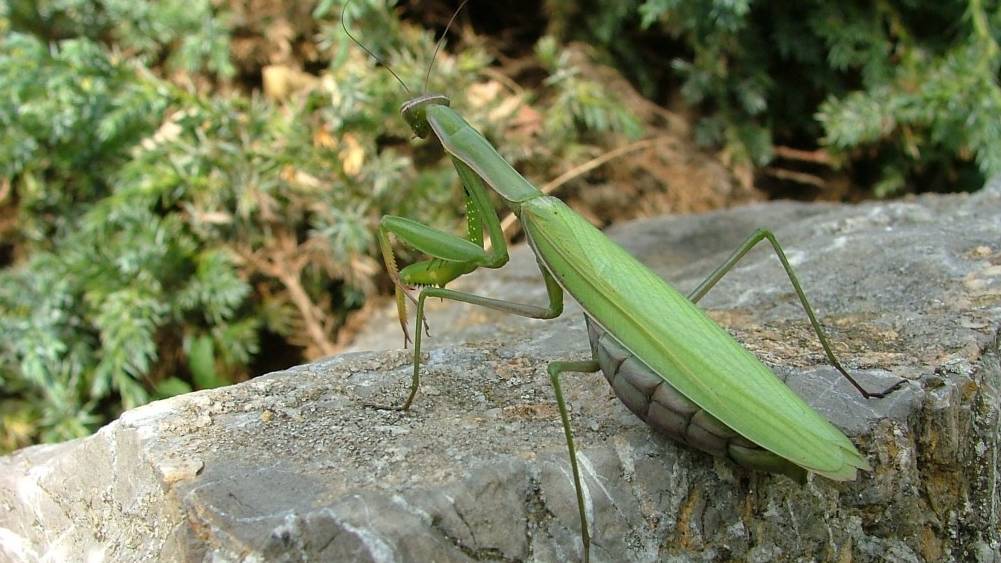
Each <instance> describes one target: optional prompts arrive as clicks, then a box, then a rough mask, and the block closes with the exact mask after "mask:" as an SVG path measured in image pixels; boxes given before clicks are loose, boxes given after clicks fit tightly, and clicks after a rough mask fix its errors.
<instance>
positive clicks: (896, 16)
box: [550, 0, 1001, 195]
mask: <svg viewBox="0 0 1001 563" xmlns="http://www.w3.org/2000/svg"><path fill="white" fill-rule="evenodd" d="M550 4H551V6H552V9H553V11H554V12H555V13H556V16H555V17H556V22H557V23H556V28H557V29H558V30H561V31H562V33H561V37H562V38H564V39H566V38H578V39H586V40H588V41H592V42H594V41H596V42H598V43H600V44H603V45H605V48H606V50H607V51H608V52H609V53H610V54H611V55H612V56H613V57H615V58H616V59H619V60H620V61H624V62H625V63H626V64H625V68H627V69H628V70H627V72H631V73H632V77H633V78H634V80H636V81H637V82H638V83H639V84H641V85H642V86H644V87H645V91H646V92H647V93H648V94H649V95H652V96H655V97H657V96H663V95H666V94H667V92H662V91H661V92H658V91H657V88H658V87H659V86H660V85H661V84H664V82H662V81H657V80H656V78H657V73H658V71H659V69H660V68H662V67H663V63H664V61H663V60H661V59H659V58H651V57H648V56H646V55H645V52H644V51H642V50H641V45H642V44H641V43H638V42H633V41H630V40H629V39H630V34H631V33H633V34H634V32H633V31H632V30H634V29H635V28H636V27H637V26H642V27H643V28H645V29H646V30H647V31H646V33H648V34H660V36H662V37H663V38H664V40H668V41H674V42H676V43H675V44H676V47H675V49H674V52H675V56H674V59H673V61H671V67H672V69H673V70H674V72H675V76H676V77H678V78H680V80H681V84H680V91H681V94H682V95H683V97H684V99H685V100H686V101H687V102H688V103H689V104H690V105H692V106H696V107H699V108H701V109H702V110H703V113H704V117H703V120H702V122H701V123H699V124H698V126H697V129H696V138H697V139H698V140H699V141H700V142H702V143H704V144H707V145H715V146H722V147H725V148H726V149H727V152H728V153H729V154H730V155H732V156H734V157H736V158H737V159H738V161H740V160H743V161H745V162H749V163H751V164H754V165H757V166H761V165H764V164H766V163H768V162H769V161H770V159H771V158H772V147H773V143H774V144H787V145H792V146H799V147H805V148H813V147H815V146H817V145H818V144H822V145H823V146H825V147H826V148H827V150H828V151H829V152H830V153H831V154H832V155H833V156H834V160H835V161H836V162H840V163H843V164H846V165H855V166H856V167H858V168H859V169H860V170H861V169H872V168H875V169H876V170H878V171H879V172H878V174H876V175H875V176H874V177H870V178H869V181H871V182H873V186H874V190H875V191H876V193H877V194H879V195H889V194H890V193H893V192H895V191H900V190H913V189H917V188H918V187H919V186H920V188H921V189H944V188H945V186H944V185H927V184H928V183H934V182H938V181H941V182H942V183H943V184H945V183H948V185H950V186H957V185H958V186H959V187H966V188H976V187H979V186H980V185H981V184H982V182H983V178H984V176H987V175H993V174H998V173H1001V156H999V155H1001V128H999V125H998V123H999V122H998V120H997V118H996V116H997V115H998V113H997V112H998V108H999V104H1001V88H999V85H998V73H999V69H1001V56H999V50H998V41H999V38H1001V3H998V2H996V1H989V0H988V1H984V0H968V1H962V2H957V1H952V2H938V3H932V2H911V1H908V2H847V3H846V2H834V3H832V2H819V1H812V2H806V3H799V4H795V5H790V4H787V3H778V2H751V1H750V0H705V1H688V2H683V1H681V0H642V1H641V0H633V1H632V2H618V3H616V4H618V7H615V8H609V5H608V4H609V3H608V1H607V0H592V1H590V2H587V3H584V4H581V3H567V2H563V1H562V0H550ZM625 4H628V5H629V6H630V7H629V8H623V7H622V6H623V5H625ZM655 36H656V35H655ZM647 39H648V40H649V39H650V37H649V36H648V37H647ZM662 41H663V40H662ZM661 53H662V50H659V51H658V52H657V55H660V54H661ZM668 84H670V83H668ZM671 86H672V87H673V85H671ZM861 179H863V180H865V179H866V177H862V178H861Z"/></svg>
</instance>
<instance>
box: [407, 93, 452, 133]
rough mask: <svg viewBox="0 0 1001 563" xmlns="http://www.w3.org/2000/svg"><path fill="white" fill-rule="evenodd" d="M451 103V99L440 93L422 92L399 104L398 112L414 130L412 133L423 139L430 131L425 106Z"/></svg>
mask: <svg viewBox="0 0 1001 563" xmlns="http://www.w3.org/2000/svg"><path fill="white" fill-rule="evenodd" d="M451 103H452V102H451V100H449V99H448V97H447V96H444V95H442V94H423V95H420V96H418V97H416V98H413V99H410V100H407V101H406V102H404V103H403V105H402V106H400V113H401V114H403V120H404V121H406V122H407V125H409V126H410V128H411V129H413V130H414V134H415V135H417V136H418V137H420V138H421V139H424V138H427V136H428V135H429V134H430V133H431V126H430V125H429V124H428V119H427V107H428V106H429V105H436V106H447V105H451Z"/></svg>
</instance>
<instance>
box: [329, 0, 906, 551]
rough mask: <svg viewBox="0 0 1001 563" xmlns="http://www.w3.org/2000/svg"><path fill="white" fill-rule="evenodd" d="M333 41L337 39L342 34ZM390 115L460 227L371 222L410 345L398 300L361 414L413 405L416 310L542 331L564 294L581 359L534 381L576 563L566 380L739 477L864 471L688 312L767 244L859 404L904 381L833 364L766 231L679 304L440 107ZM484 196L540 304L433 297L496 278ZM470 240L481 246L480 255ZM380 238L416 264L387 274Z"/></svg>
mask: <svg viewBox="0 0 1001 563" xmlns="http://www.w3.org/2000/svg"><path fill="white" fill-rule="evenodd" d="M463 4H465V2H464V3H463ZM460 9H461V6H460ZM454 17H455V16H454V15H453V19H454ZM449 23H451V22H449ZM342 25H343V19H342ZM344 31H345V32H346V33H348V35H349V36H350V32H348V31H347V28H346V27H345V28H344ZM446 32H447V28H446ZM352 39H354V37H353V36H352ZM355 41H356V42H357V40H355ZM359 45H361V44H360V43H359ZM439 46H440V43H439ZM362 48H363V49H364V46H362ZM365 50H366V51H367V52H368V50H367V49H365ZM369 54H371V52H369ZM373 56H374V55H373ZM432 60H433V59H432ZM390 71H391V70H390ZM391 72H392V71H391ZM428 73H429V74H430V67H429V69H428ZM394 76H395V73H394ZM401 83H402V81H401ZM404 87H405V85H404ZM401 114H402V116H403V119H404V120H405V121H406V123H407V124H408V125H409V126H410V128H411V129H412V131H413V132H414V134H415V135H416V136H417V137H419V138H421V139H426V138H428V137H429V136H431V135H433V136H434V137H436V138H437V139H438V140H439V141H440V142H441V145H442V146H443V147H444V150H445V152H446V153H447V154H448V155H449V157H450V158H451V160H452V163H453V165H454V167H455V170H456V173H457V174H458V176H459V178H460V180H461V182H462V185H463V188H464V197H465V204H466V212H467V213H466V222H467V225H466V226H467V229H466V236H465V237H459V236H456V235H453V234H450V233H447V232H444V231H441V230H437V229H434V228H432V227H429V226H426V225H423V224H421V223H418V222H416V221H414V220H412V219H408V218H406V217H399V216H393V215H386V216H384V217H382V220H381V221H380V225H379V230H378V241H379V247H380V251H381V253H382V256H383V259H384V261H385V264H386V269H387V271H388V273H389V276H390V277H391V278H392V280H393V283H394V286H395V298H396V306H397V312H398V315H399V319H400V325H401V327H402V329H403V333H404V343H405V344H406V343H408V342H409V341H410V340H411V336H410V332H409V330H408V328H407V302H408V300H409V301H410V302H412V303H413V304H414V305H415V306H416V325H415V326H416V328H415V331H414V334H413V338H412V341H413V345H414V356H413V358H414V359H413V372H412V374H411V382H410V389H409V393H408V394H407V397H406V399H405V400H404V401H403V402H402V403H401V404H399V405H393V406H387V405H370V406H374V407H376V408H387V409H395V410H401V411H406V410H408V409H409V408H410V407H411V405H412V404H413V402H414V399H415V397H416V395H417V392H418V389H419V387H420V381H421V373H420V360H421V346H422V334H423V333H425V332H427V330H426V328H427V324H426V320H425V303H426V302H427V300H428V299H429V298H435V297H437V298H441V299H449V300H453V301H458V302H463V303H468V304H471V305H477V306H481V307H487V308H490V309H494V310H497V311H502V312H505V313H511V314H515V315H521V316H524V317H530V318H536V319H553V318H556V317H558V316H559V315H560V314H561V313H562V312H563V297H564V292H567V293H569V294H570V295H571V296H573V298H574V299H575V300H576V301H577V302H578V303H579V304H580V306H581V308H582V309H583V310H584V314H585V322H586V323H587V328H588V335H589V340H590V345H591V352H592V357H591V359H589V360H583V361H581V360H566V361H555V362H552V363H550V364H549V366H548V368H547V371H548V375H549V379H550V383H551V385H552V388H553V392H554V395H555V399H556V404H557V407H558V410H559V413H560V419H561V422H562V425H563V431H564V434H565V438H566V444H567V450H568V453H569V459H570V468H571V472H572V475H573V483H574V488H575V490H576V495H577V505H578V511H579V515H580V536H581V548H582V553H581V555H582V559H583V560H584V561H588V560H589V557H590V544H591V534H590V530H589V523H588V521H587V516H586V513H585V502H584V495H583V492H582V487H581V478H580V472H579V469H578V464H577V454H576V446H575V443H574V437H573V430H572V426H571V421H570V413H569V409H568V407H567V404H566V401H565V399H564V397H563V392H562V389H561V385H560V378H561V376H562V375H563V374H564V373H567V372H586V373H589V372H596V371H599V370H600V371H602V372H603V373H604V375H605V377H606V379H608V381H609V383H610V384H611V385H612V389H613V390H614V392H615V394H616V395H617V396H618V397H619V398H620V399H621V400H622V401H623V403H625V405H626V406H627V407H628V408H629V409H630V410H631V411H633V412H634V413H636V414H637V415H638V416H639V417H640V418H642V419H643V420H645V421H646V422H647V423H648V424H649V425H650V426H652V427H653V428H654V429H656V430H658V431H661V432H663V433H665V434H667V435H668V436H671V437H673V438H675V439H677V440H679V441H681V442H684V443H687V444H689V445H691V446H693V447H695V448H698V449H701V450H704V451H707V452H709V453H712V454H714V455H717V456H722V457H726V458H728V459H730V460H732V461H733V462H735V463H737V464H738V465H742V466H744V467H747V468H749V469H752V470H756V471H763V472H769V473H778V474H784V475H787V476H789V477H791V478H793V479H795V480H798V481H804V480H805V479H806V475H807V473H808V472H812V473H816V474H818V475H822V476H824V477H827V478H829V479H832V480H835V481H847V480H853V479H855V477H856V472H857V471H858V470H860V469H861V470H863V471H869V470H871V467H870V466H869V463H868V462H867V461H866V459H865V457H864V456H863V455H862V454H860V453H859V452H858V450H856V448H855V446H854V445H853V444H852V442H851V441H850V440H849V439H848V438H847V437H846V436H845V435H844V434H843V433H842V432H841V431H840V430H838V429H837V428H835V427H834V426H833V425H832V424H831V423H830V422H828V421H827V420H826V419H824V418H823V417H822V416H821V415H819V414H817V412H816V411H814V410H813V409H812V408H810V407H809V406H808V405H807V404H806V403H805V402H804V401H803V400H802V399H801V398H800V397H799V396H797V395H796V394H795V393H793V391H792V390H790V389H789V388H788V387H787V386H786V385H785V384H784V383H783V382H782V381H781V380H780V379H779V378H778V377H777V376H776V375H775V374H774V373H773V372H772V371H771V370H770V369H769V368H768V367H766V366H765V365H764V364H763V363H761V361H759V360H758V359H757V358H756V357H755V356H754V355H752V354H751V353H750V352H748V351H747V350H746V349H745V348H744V347H743V346H741V345H740V344H739V343H738V342H737V341H736V340H735V339H734V338H733V337H732V336H730V334H729V333H727V331H726V330H724V329H723V328H721V327H720V326H719V325H717V324H716V323H715V322H714V321H713V320H711V319H710V318H709V317H708V316H707V315H706V314H705V313H704V312H703V311H702V310H701V309H699V308H698V307H697V306H696V304H697V303H698V301H699V300H700V299H701V298H702V297H703V296H705V294H706V293H707V292H708V291H709V290H711V289H712V288H713V286H715V285H716V284H717V283H718V282H719V281H720V279H721V278H722V277H723V276H724V275H725V274H726V273H727V272H728V271H730V270H731V269H732V268H733V267H734V265H735V264H736V263H737V262H738V261H739V260H740V259H741V258H742V257H743V256H744V255H745V254H746V253H747V252H749V251H750V250H751V249H752V248H753V247H754V246H756V245H757V244H758V243H760V242H762V241H765V240H767V241H768V242H769V243H770V245H771V247H772V248H773V249H774V251H775V254H776V256H777V257H778V259H779V261H780V262H781V264H782V267H783V268H784V270H785V272H786V274H787V275H788V277H789V280H790V282H791V284H792V286H793V289H794V290H795V293H796V295H797V296H798V298H799V301H800V303H801V304H802V306H803V308H804V310H805V311H806V314H807V317H808V318H809V320H810V324H811V325H812V327H813V330H814V332H815V333H816V334H817V337H818V339H819V340H820V343H821V345H822V347H823V349H824V352H825V354H826V356H827V358H828V359H829V361H830V362H831V363H832V364H833V365H834V367H835V368H836V369H837V370H838V371H839V372H840V373H841V375H842V376H844V377H845V378H847V379H848V381H849V382H850V383H851V384H852V385H853V386H854V387H855V388H856V389H857V390H858V391H859V392H860V393H861V394H862V395H863V396H864V397H866V398H880V397H884V396H886V395H887V394H889V393H891V392H893V391H894V390H895V389H897V388H898V387H899V386H900V385H902V384H903V383H905V381H904V380H901V381H899V382H897V383H896V384H894V385H893V386H891V387H890V388H888V389H886V390H884V391H881V392H875V393H874V392H869V391H867V390H865V389H864V388H863V387H862V386H861V385H859V383H858V382H856V381H855V379H854V378H852V377H851V375H850V374H849V373H848V372H847V370H845V368H844V367H843V366H842V365H841V363H840V362H839V361H838V360H837V358H836V357H835V356H834V353H833V352H832V350H831V346H830V344H829V342H828V339H827V336H826V335H825V333H824V330H823V328H822V327H821V325H820V323H819V321H818V320H817V318H816V315H815V314H814V312H813V308H812V307H811V306H810V303H809V301H808V300H807V297H806V294H805V293H804V291H803V289H802V287H801V286H800V283H799V280H798V278H797V276H796V274H795V272H794V271H793V268H792V266H791V265H790V264H789V261H788V259H787V258H786V256H785V253H784V252H783V250H782V247H781V246H780V244H779V243H778V240H777V239H776V238H775V236H774V235H773V234H772V233H771V232H769V231H767V230H763V229H759V230H758V231H756V232H755V233H753V234H752V235H751V236H750V237H749V238H748V239H747V240H746V241H745V242H744V243H743V244H741V245H740V246H739V247H738V248H737V249H736V250H735V251H734V252H733V254H732V255H731V256H730V257H729V258H728V259H727V260H726V261H725V262H724V263H723V264H722V265H721V266H719V267H718V268H717V269H716V270H715V271H714V272H713V273H712V274H711V275H710V276H709V277H708V278H707V279H706V280H705V281H703V282H702V283H701V284H699V286H698V287H696V288H695V290H693V291H692V292H691V293H689V294H688V295H687V296H686V295H682V294H681V293H679V292H678V291H677V290H675V289H674V288H673V287H671V286H670V285H668V284H667V282H665V281H664V280H663V279H662V278H661V277H659V276H658V275H657V274H655V273H653V272H652V271H651V270H650V269H648V268H647V267H646V266H644V265H643V264H642V263H640V262H639V261H638V260H636V259H635V258H634V257H632V256H631V255H630V254H629V253H628V252H626V251H625V250H624V249H623V248H622V247H620V246H619V245H618V244H616V243H615V242H613V241H612V240H610V239H609V238H607V237H606V236H605V235H604V234H603V233H601V231H599V230H598V229H596V228H595V227H594V226H592V225H591V224H590V223H589V222H588V221H586V220H585V219H584V218H583V217H581V216H580V215H578V214H577V213H576V212H574V211H573V210H572V209H571V208H570V207H568V206H567V205H566V204H564V203H563V202H562V201H561V200H559V199H557V198H555V197H552V196H548V195H545V194H544V193H542V192H541V191H539V190H538V189H536V188H535V187H534V186H533V185H532V184H531V183H529V182H528V180H526V179H525V178H524V177H523V176H522V175H521V174H519V173H518V172H517V171H516V170H515V169H514V168H513V167H512V166H511V165H510V164H509V163H508V162H507V161H505V160H504V159H503V158H502V157H501V156H500V155H499V154H498V153H497V151H496V149H494V147H493V146H491V144H490V143H489V142H488V141H487V140H486V139H485V138H484V137H483V136H482V135H481V134H480V133H479V132H478V131H476V129H474V128H473V127H472V126H471V125H469V124H468V123H467V122H466V121H465V120H464V119H463V118H462V117H461V116H460V115H459V114H458V113H457V112H456V111H454V110H453V109H451V107H450V101H449V99H448V98H447V97H446V96H444V95H440V94H424V95H420V96H416V97H414V98H412V99H410V100H408V101H407V102H405V103H404V104H403V105H402V107H401ZM490 190H493V191H494V192H495V193H496V194H497V195H499V196H500V198H501V199H502V200H503V203H504V205H506V206H507V207H508V208H509V209H510V210H511V211H512V212H513V213H514V214H515V216H516V217H517V218H518V220H519V221H520V222H521V224H522V227H523V230H524V233H525V237H526V240H527V243H528V245H529V247H530V248H531V250H532V251H533V252H534V253H535V257H536V261H537V264H538V268H539V272H540V274H541V277H542V281H543V284H544V285H545V289H546V295H547V301H548V303H546V304H545V305H534V304H524V303H515V302H510V301H504V300H499V299H493V298H490V297H485V296H481V295H476V294H473V293H469V292H464V291H457V290H453V289H448V288H446V287H445V286H446V285H447V284H449V283H450V282H452V281H453V280H455V279H456V278H458V277H460V276H462V275H465V274H468V273H470V272H472V271H474V270H477V269H479V268H500V267H502V266H504V265H505V264H506V263H507V261H508V253H507V245H506V241H505V237H504V233H503V230H502V228H501V224H500V220H499V217H498V215H497V211H496V210H495V209H494V207H493V204H492V203H491V200H490V197H489V191H490ZM484 231H485V232H486V234H487V237H488V238H489V241H490V246H489V247H485V245H484V236H483V234H484ZM391 236H394V237H396V238H397V239H398V240H400V241H402V242H403V243H404V244H406V245H408V246H410V247H412V248H413V249H415V250H417V251H419V252H422V253H424V254H426V255H428V256H430V259H429V260H424V261H419V262H416V263H414V264H411V265H409V266H407V267H405V268H402V269H399V267H398V266H397V261H396V257H395V254H394V251H393V247H392V243H391ZM422 328H424V329H425V330H423V331H422V330H421V329H422Z"/></svg>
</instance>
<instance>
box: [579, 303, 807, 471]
mask: <svg viewBox="0 0 1001 563" xmlns="http://www.w3.org/2000/svg"><path fill="white" fill-rule="evenodd" d="M584 318H585V320H586V321H587V333H588V338H589V340H590V342H591V353H592V354H593V356H594V358H595V360H597V362H598V365H599V366H601V371H602V373H604V375H605V379H607V380H608V383H609V384H611V386H612V390H614V391H615V395H616V396H617V397H618V398H619V399H620V400H621V401H622V402H623V403H624V404H625V405H626V407H628V408H629V410H631V411H632V412H633V413H634V414H635V415H636V416H638V417H640V418H641V419H642V420H643V421H644V422H646V423H647V424H648V425H650V427H651V428H653V429H654V430H656V431H658V432H660V433H662V434H665V435H667V436H668V437H670V438H672V439H674V440H676V441H678V442H682V443H684V444H688V445H689V446H692V447H694V448H697V449H700V450H702V451H704V452H707V453H710V454H713V455H715V456H720V457H725V458H728V459H730V460H732V461H733V462H734V463H737V464H738V465H742V466H744V467H747V468H749V469H753V470H755V471H764V472H767V473H780V474H783V475H787V476H789V477H791V478H793V479H795V480H797V481H803V480H805V479H806V471H805V470H804V469H803V468H801V467H799V466H798V465H795V464H793V463H791V462H789V461H788V460H786V459H784V458H782V457H779V456H777V455H775V454H773V453H772V452H770V451H768V450H766V449H763V448H761V447H760V446H758V445H757V444H755V443H754V442H751V441H749V440H747V439H746V438H744V437H743V436H741V435H740V434H738V433H736V432H734V431H733V430H732V429H731V428H730V427H729V426H726V425H725V424H723V423H722V422H720V421H719V420H718V419H716V418H715V417H713V416H712V415H711V414H709V413H707V412H705V411H704V410H702V409H701V408H699V406H698V405H696V404H695V403H693V402H692V401H690V400H689V399H688V398H687V397H685V396H684V395H682V394H681V393H680V392H678V390H677V389H675V388H674V387H672V386H671V384H670V383H668V382H667V381H665V380H664V378H662V377H660V376H659V375H657V374H656V373H655V372H654V371H653V370H651V369H650V368H649V367H647V365H646V364H644V363H643V362H641V361H640V360H639V359H638V358H636V357H635V356H633V355H632V354H631V353H630V352H629V351H628V350H626V349H625V347H623V346H622V344H620V343H619V342H618V341H617V340H616V339H615V338H613V337H612V336H611V335H610V334H608V333H607V332H605V330H604V329H602V328H601V327H600V326H598V324H597V323H595V322H594V321H592V320H591V318H590V317H588V316H587V315H585V316H584Z"/></svg>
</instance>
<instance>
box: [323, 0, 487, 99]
mask: <svg viewBox="0 0 1001 563" xmlns="http://www.w3.org/2000/svg"><path fill="white" fill-rule="evenodd" d="M352 1H353V0H348V1H347V3H346V4H344V8H342V9H341V29H343V30H344V33H346V34H347V36H348V37H349V38H351V40H352V41H354V42H355V45H358V46H359V47H361V48H362V50H363V51H365V52H366V53H368V56H370V57H372V58H373V59H375V62H376V64H378V65H380V66H382V67H383V68H385V69H386V70H388V71H389V74H392V75H393V78H395V79H396V81H397V82H399V83H400V85H401V86H403V89H404V90H406V91H407V94H410V88H408V87H407V84H406V82H404V81H403V79H402V78H400V76H399V75H398V74H396V73H395V72H393V69H392V67H390V66H389V65H388V64H386V61H384V60H382V58H381V57H379V56H378V55H376V54H375V53H373V52H372V51H370V50H369V48H368V47H366V46H365V45H363V44H362V42H361V41H359V40H358V38H357V37H355V36H354V35H351V32H350V31H348V26H347V25H346V24H345V23H344V13H345V12H347V11H348V6H350V5H351V2H352ZM468 1H469V0H466V2H468ZM466 2H463V5H465V3H466ZM460 9H461V6H460ZM452 19H455V16H454V15H453V16H452ZM448 23H449V24H451V23H452V22H451V21H449V22H448ZM446 31H448V29H447V28H446ZM437 52H438V50H437V49H435V53H437ZM433 62H434V60H433V59H432V63H433ZM430 73H431V70H430V68H429V69H428V74H429V75H430ZM426 84H427V81H425V86H426Z"/></svg>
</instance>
